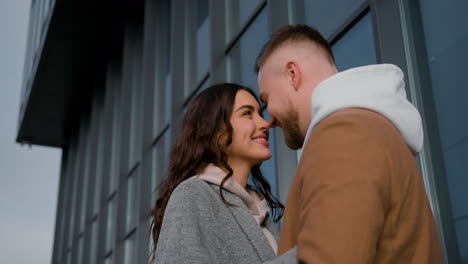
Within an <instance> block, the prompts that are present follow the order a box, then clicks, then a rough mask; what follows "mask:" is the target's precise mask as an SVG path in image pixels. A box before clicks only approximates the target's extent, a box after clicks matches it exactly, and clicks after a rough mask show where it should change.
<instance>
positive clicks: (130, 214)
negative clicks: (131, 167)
mask: <svg viewBox="0 0 468 264" xmlns="http://www.w3.org/2000/svg"><path fill="white" fill-rule="evenodd" d="M138 170H139V168H137V169H136V170H135V171H134V172H133V174H132V175H131V176H130V177H128V181H127V203H126V204H127V208H126V213H125V215H126V216H125V223H126V231H127V232H129V231H130V230H131V229H132V228H133V227H134V226H135V217H136V216H135V201H136V199H135V194H136V188H135V187H136V182H135V181H136V177H138Z"/></svg>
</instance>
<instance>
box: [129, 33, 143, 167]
mask: <svg viewBox="0 0 468 264" xmlns="http://www.w3.org/2000/svg"><path fill="white" fill-rule="evenodd" d="M136 27H137V28H136V29H133V31H134V32H131V33H132V34H128V35H129V36H128V39H127V41H126V45H127V49H128V53H129V59H128V62H127V63H128V64H129V65H128V66H129V67H128V69H129V72H128V74H129V78H130V81H129V84H130V135H129V139H128V140H129V143H130V144H129V155H128V158H129V159H128V166H129V167H128V169H130V168H132V167H133V166H134V165H135V163H136V162H137V160H138V152H139V138H140V115H141V112H142V111H141V103H140V101H141V99H140V96H141V95H142V94H143V89H142V85H141V76H142V74H141V73H142V64H143V62H142V60H143V28H142V26H141V25H137V26H136Z"/></svg>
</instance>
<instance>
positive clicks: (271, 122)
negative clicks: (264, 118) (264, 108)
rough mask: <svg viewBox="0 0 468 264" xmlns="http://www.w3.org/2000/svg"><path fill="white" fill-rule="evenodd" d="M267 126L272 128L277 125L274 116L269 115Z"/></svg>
mask: <svg viewBox="0 0 468 264" xmlns="http://www.w3.org/2000/svg"><path fill="white" fill-rule="evenodd" d="M269 126H270V127H272V128H275V127H277V126H278V122H277V121H276V118H275V117H274V116H270V123H269Z"/></svg>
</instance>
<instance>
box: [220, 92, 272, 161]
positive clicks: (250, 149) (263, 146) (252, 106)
mask: <svg viewBox="0 0 468 264" xmlns="http://www.w3.org/2000/svg"><path fill="white" fill-rule="evenodd" d="M259 112H260V106H259V105H258V103H257V101H256V100H255V98H254V97H253V96H252V95H251V94H250V93H248V92H247V91H244V90H239V91H238V92H237V94H236V98H235V100H234V105H233V107H232V114H231V126H232V130H233V131H232V143H231V144H230V145H229V147H228V148H227V151H226V152H227V153H226V154H227V156H228V162H229V163H230V164H233V163H239V162H247V163H249V165H251V166H253V165H255V164H257V163H260V162H262V161H264V160H267V159H269V158H271V152H270V150H269V149H268V145H269V144H268V128H269V126H268V122H267V121H266V120H265V119H263V118H262V117H261V116H260V113H259Z"/></svg>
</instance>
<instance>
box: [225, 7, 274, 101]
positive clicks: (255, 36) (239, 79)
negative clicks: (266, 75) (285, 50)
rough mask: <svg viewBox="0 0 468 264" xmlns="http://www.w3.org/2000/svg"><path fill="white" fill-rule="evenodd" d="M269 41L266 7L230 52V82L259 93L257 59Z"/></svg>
mask: <svg viewBox="0 0 468 264" xmlns="http://www.w3.org/2000/svg"><path fill="white" fill-rule="evenodd" d="M267 41H268V15H267V10H266V8H263V9H262V11H261V12H260V14H259V15H258V16H257V17H256V18H255V20H254V21H253V23H252V24H251V25H250V26H249V28H248V29H247V31H246V32H245V33H244V34H243V35H242V36H241V38H240V39H239V41H238V42H237V43H236V44H235V45H234V46H233V47H232V49H231V50H230V51H229V53H228V81H229V82H234V83H239V84H243V85H247V86H248V87H250V88H252V89H253V90H254V91H255V93H256V94H258V89H257V74H256V73H255V71H254V67H255V61H256V59H257V56H258V54H259V53H260V51H261V49H262V47H263V45H265V43H266V42H267Z"/></svg>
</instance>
